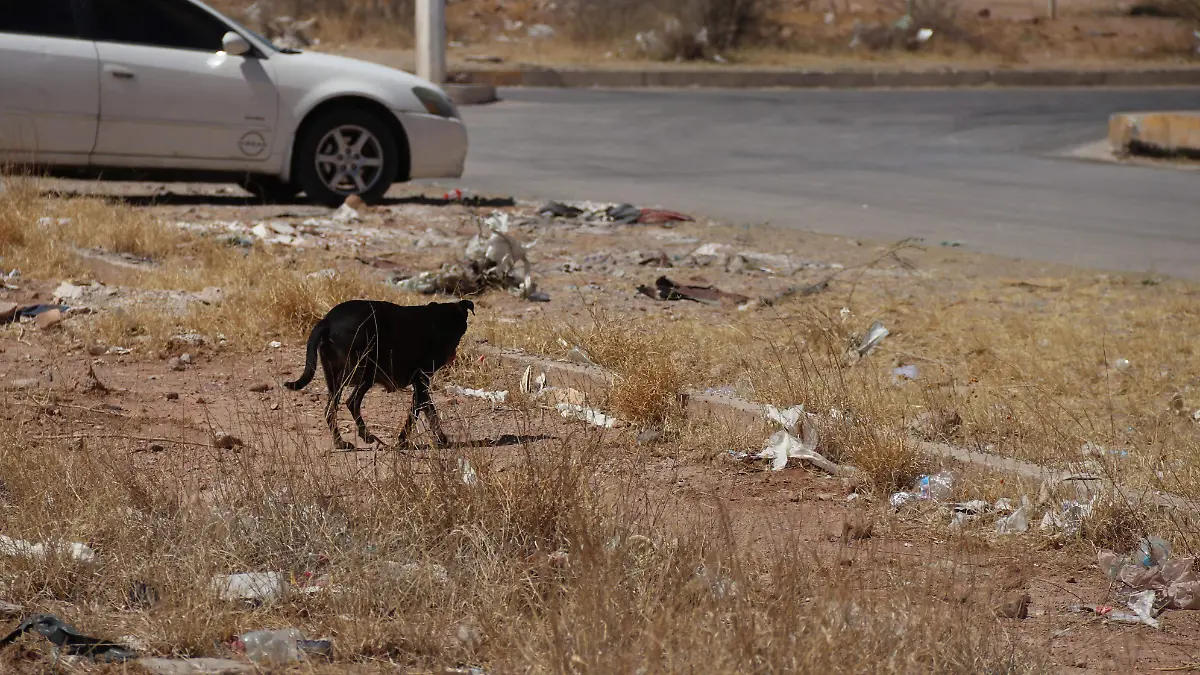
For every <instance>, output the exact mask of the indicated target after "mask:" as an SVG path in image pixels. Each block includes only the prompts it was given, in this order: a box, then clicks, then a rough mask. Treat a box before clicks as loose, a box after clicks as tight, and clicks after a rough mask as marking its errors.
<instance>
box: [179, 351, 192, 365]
mask: <svg viewBox="0 0 1200 675" xmlns="http://www.w3.org/2000/svg"><path fill="white" fill-rule="evenodd" d="M179 362H180V363H182V364H184V365H188V366H190V365H192V355H191V354H188V353H186V352H185V353H183V354H180V355H179Z"/></svg>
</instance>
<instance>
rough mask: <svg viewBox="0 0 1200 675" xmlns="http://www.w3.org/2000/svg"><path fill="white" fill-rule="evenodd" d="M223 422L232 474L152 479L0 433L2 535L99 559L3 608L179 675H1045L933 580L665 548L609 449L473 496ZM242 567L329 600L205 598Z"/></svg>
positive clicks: (175, 467) (576, 450)
mask: <svg viewBox="0 0 1200 675" xmlns="http://www.w3.org/2000/svg"><path fill="white" fill-rule="evenodd" d="M9 409H10V410H11V409H12V408H9ZM241 409H242V410H243V411H244V412H243V413H242V415H243V418H242V424H244V425H245V426H247V427H249V428H254V429H258V430H260V431H258V432H256V434H255V435H254V436H253V437H247V441H248V445H247V448H245V449H244V450H243V451H242V452H241V453H239V454H236V455H229V454H227V453H222V452H221V451H217V450H199V451H196V450H194V449H193V450H190V451H187V452H183V451H182V448H181V449H179V450H174V449H171V450H168V452H167V453H165V454H162V455H157V456H155V457H154V458H153V459H151V458H148V457H147V456H145V455H140V456H139V455H131V454H130V453H129V447H128V446H125V445H123V444H122V443H120V442H114V441H103V440H94V441H88V442H87V444H86V449H87V452H77V451H73V450H72V449H71V448H72V447H73V446H71V445H70V444H69V442H68V441H54V440H51V441H45V440H37V437H38V436H40V435H42V433H43V432H42V431H41V429H42V425H41V424H40V423H39V422H38V421H36V420H35V419H30V418H21V417H10V418H9V419H8V420H6V421H5V422H3V425H4V428H3V434H2V436H0V437H2V438H3V439H4V440H3V441H2V442H0V472H2V473H3V475H4V476H5V478H4V488H5V489H4V491H3V505H4V509H3V510H2V512H0V519H2V525H3V529H4V531H5V532H6V533H7V534H9V535H10V536H16V537H23V538H26V539H32V540H39V541H40V540H48V541H55V540H76V541H86V542H88V543H89V544H90V545H91V546H92V547H93V548H94V549H95V550H96V554H97V559H96V562H95V563H94V564H93V565H89V564H83V563H76V562H72V561H68V560H66V559H60V558H55V559H52V560H51V561H49V562H48V563H37V564H34V563H32V562H31V561H26V560H23V559H21V558H3V559H0V579H2V580H3V581H4V583H5V588H6V596H5V597H6V599H8V600H10V601H15V602H20V603H24V604H26V605H27V606H28V607H30V608H31V609H37V610H41V611H51V612H55V613H59V614H60V615H62V616H64V618H66V619H67V620H69V621H71V622H72V623H75V624H76V625H78V626H79V627H80V628H81V629H83V630H85V631H86V632H90V633H93V634H100V635H114V636H115V635H122V634H135V635H138V636H140V637H142V639H144V640H145V641H146V642H147V643H148V644H149V646H150V647H151V649H152V650H154V651H156V652H160V653H166V654H175V655H213V654H219V653H221V648H220V644H221V643H228V642H229V641H230V640H231V639H232V638H233V637H234V636H235V635H236V634H238V633H240V632H242V631H245V630H250V629H257V628H263V627H278V626H287V625H292V626H298V627H300V628H301V629H302V631H303V632H304V633H305V634H307V635H309V636H333V637H334V639H335V643H336V655H337V656H336V660H337V662H338V663H340V664H347V665H348V664H357V666H356V667H358V668H365V669H368V670H375V669H386V668H395V667H397V666H399V667H401V668H402V669H403V668H407V669H417V670H423V669H424V670H427V669H437V668H443V667H447V666H455V665H460V664H463V663H468V664H481V665H483V666H485V667H486V668H487V670H488V671H489V672H516V671H523V672H535V673H549V672H580V671H584V670H586V671H589V672H630V671H635V670H638V669H646V670H648V671H653V672H661V671H671V672H677V671H681V670H684V671H689V670H691V671H694V670H696V669H700V670H703V671H705V672H762V671H764V670H765V671H771V672H778V671H806V672H818V671H819V672H846V673H850V672H862V671H863V670H864V669H871V670H875V671H888V672H929V671H930V670H934V671H937V672H948V673H975V672H984V671H986V672H1014V673H1015V672H1040V671H1041V670H1042V666H1041V665H1040V662H1039V659H1038V657H1037V656H1036V655H1034V654H1031V653H1029V652H1028V651H1026V650H1025V648H1023V647H1020V646H1018V645H1017V644H1016V643H1014V642H1013V641H1012V640H1011V638H1009V637H1007V636H1006V634H1005V633H1004V632H1003V631H1001V630H1000V626H999V625H998V624H997V623H996V622H995V621H994V620H993V619H991V618H990V616H989V615H988V613H987V612H986V611H984V610H982V609H981V608H979V607H975V606H973V605H970V604H968V605H959V604H956V603H949V604H948V603H944V602H942V601H941V600H938V599H936V596H937V594H936V593H934V592H931V589H933V588H936V587H938V586H939V585H942V584H944V583H945V580H944V579H942V578H941V577H942V575H943V574H944V573H942V572H939V571H936V570H930V569H928V568H925V567H920V566H914V567H913V568H912V569H908V570H906V572H907V573H906V574H904V575H903V576H901V574H900V569H899V568H897V567H892V568H890V569H889V567H888V566H886V565H877V566H871V565H866V564H864V568H863V571H862V572H861V574H857V575H854V576H849V577H847V576H845V575H844V574H842V573H840V572H839V571H838V568H837V567H836V566H833V567H827V566H825V565H823V564H822V563H820V562H819V559H818V558H813V557H809V556H808V555H805V554H801V553H798V552H797V551H800V550H802V549H800V548H799V547H797V546H795V544H794V542H793V543H791V544H789V543H788V542H787V541H786V540H780V541H779V543H778V544H777V546H772V547H768V548H767V549H762V548H759V549H758V550H753V551H752V550H747V549H743V548H741V547H739V546H736V545H735V544H734V543H733V541H732V540H731V538H730V537H729V535H728V533H727V532H726V531H724V530H723V528H722V527H721V525H720V521H717V522H713V521H709V522H708V524H704V523H701V522H697V523H690V524H689V525H688V526H687V527H686V528H684V529H680V528H678V527H672V526H671V525H670V524H669V523H666V522H663V521H661V520H659V519H658V518H656V517H655V515H654V514H655V513H658V512H659V511H660V510H661V506H660V505H659V504H658V503H657V498H656V497H653V496H652V495H651V494H649V493H647V492H646V489H647V488H646V486H644V485H642V484H641V483H640V481H639V480H638V479H637V477H636V475H628V476H624V475H623V473H621V472H618V473H617V474H613V473H612V472H613V469H614V468H615V467H616V466H618V465H619V464H620V462H616V460H618V458H619V457H620V456H621V455H622V454H623V452H624V451H623V450H622V449H621V448H620V447H619V446H614V445H613V444H611V443H609V442H606V441H604V440H603V438H602V437H601V436H600V435H598V434H597V433H585V434H582V435H579V436H576V437H574V438H571V439H570V440H569V441H564V442H562V443H561V444H556V445H555V447H553V448H552V449H547V448H543V449H542V450H540V451H537V452H534V451H520V450H519V451H517V452H516V453H514V454H513V455H512V456H510V457H509V458H507V459H489V458H488V457H487V456H474V457H472V458H471V461H472V462H473V463H474V465H475V467H476V470H477V473H478V479H479V480H478V482H477V483H476V484H475V485H473V486H470V487H468V486H466V485H464V484H463V483H462V481H461V479H460V472H459V470H458V469H457V467H456V463H455V461H454V458H453V457H443V458H435V459H433V460H431V461H421V460H412V459H408V458H405V457H403V456H400V455H391V456H389V457H385V458H382V461H377V462H376V467H375V469H374V470H373V471H371V472H368V473H363V472H362V471H359V470H356V469H354V468H353V467H352V466H348V465H346V464H345V463H342V462H339V461H336V460H335V459H334V458H331V457H330V456H329V455H327V454H325V453H323V452H321V451H319V450H316V449H314V448H311V447H309V446H308V445H307V444H306V441H305V439H304V438H303V437H297V436H294V435H290V434H287V433H286V432H282V431H278V429H279V428H280V426H279V424H278V423H277V422H273V421H271V420H270V419H267V417H266V415H268V413H266V412H265V411H257V410H255V409H254V407H253V406H252V405H251V406H241ZM457 433H466V434H468V435H469V434H470V431H469V428H463V429H459V430H458V431H457ZM31 456H36V457H37V458H38V461H37V462H30V461H29V458H30V457H31ZM138 457H141V459H138ZM500 464H503V465H504V468H503V470H501V466H500ZM606 474H607V475H610V476H612V478H611V479H601V478H598V477H599V476H603V475H606ZM200 476H203V478H202V479H200V480H196V479H194V478H189V477H197V478H199V477H200ZM555 552H561V553H565V560H566V561H567V562H566V563H565V564H561V563H559V562H554V561H555V559H554V558H551V557H550V554H552V553H555ZM862 555H863V556H865V557H871V556H874V555H886V554H874V553H871V552H869V551H863V552H862ZM249 570H280V571H284V572H295V573H296V574H302V573H304V572H315V573H317V574H318V575H328V578H329V580H330V583H331V584H332V585H333V586H335V587H336V588H337V590H336V591H333V590H327V591H325V592H322V593H319V594H316V595H313V596H294V597H290V598H289V599H286V600H284V601H282V602H278V603H273V604H268V605H265V606H262V607H259V608H257V609H251V610H247V609H245V608H243V607H241V606H239V605H237V604H233V603H226V602H222V601H220V600H218V599H217V598H215V597H213V595H212V594H211V592H210V591H209V589H208V583H209V579H210V578H211V577H212V575H214V574H224V573H232V572H242V571H249ZM139 582H141V583H145V584H148V585H150V586H151V587H152V588H153V589H154V591H155V594H156V596H157V598H158V599H157V601H156V602H155V603H153V604H152V605H151V606H149V607H138V606H130V605H129V601H128V597H129V590H130V589H131V588H132V587H133V586H134V585H135V584H137V583H139ZM31 644H37V643H34V642H32V641H31ZM40 648H41V646H40V645H38V646H37V649H40ZM35 653H36V652H35ZM28 656H29V653H26V654H25V656H24V657H23V658H25V659H27V658H28ZM12 665H16V666H18V667H19V666H20V661H18V662H17V663H15V664H12ZM334 667H335V668H336V667H337V666H336V665H335V666H334ZM312 668H313V669H315V670H316V671H317V672H320V671H322V670H323V668H322V667H321V666H320V665H316V666H312Z"/></svg>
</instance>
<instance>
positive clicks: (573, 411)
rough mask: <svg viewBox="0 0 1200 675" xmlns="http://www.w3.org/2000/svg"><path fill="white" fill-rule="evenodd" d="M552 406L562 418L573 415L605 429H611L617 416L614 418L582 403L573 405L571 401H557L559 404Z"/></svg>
mask: <svg viewBox="0 0 1200 675" xmlns="http://www.w3.org/2000/svg"><path fill="white" fill-rule="evenodd" d="M554 407H555V408H556V409H557V410H558V412H559V414H561V415H562V416H563V417H564V418H572V417H573V418H575V419H577V420H582V421H584V422H587V423H588V424H594V425H596V426H598V427H604V428H605V429H611V428H613V427H615V426H617V418H615V417H613V416H611V415H605V414H604V413H602V412H600V411H599V410H596V409H595V408H589V407H587V406H582V405H575V404H573V403H559V404H557V405H555V406H554Z"/></svg>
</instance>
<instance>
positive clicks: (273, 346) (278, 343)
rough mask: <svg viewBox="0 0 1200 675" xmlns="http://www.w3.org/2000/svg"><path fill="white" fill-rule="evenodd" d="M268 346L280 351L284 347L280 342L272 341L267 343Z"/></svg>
mask: <svg viewBox="0 0 1200 675" xmlns="http://www.w3.org/2000/svg"><path fill="white" fill-rule="evenodd" d="M267 346H268V347H270V348H271V349H279V348H280V347H282V346H283V343H282V342H280V341H278V340H271V341H270V342H268V343H267Z"/></svg>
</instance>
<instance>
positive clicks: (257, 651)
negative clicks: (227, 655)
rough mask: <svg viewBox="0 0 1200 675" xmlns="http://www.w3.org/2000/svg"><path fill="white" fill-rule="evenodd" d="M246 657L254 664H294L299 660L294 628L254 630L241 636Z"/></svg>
mask: <svg viewBox="0 0 1200 675" xmlns="http://www.w3.org/2000/svg"><path fill="white" fill-rule="evenodd" d="M240 639H241V642H242V647H243V648H244V649H245V650H246V656H247V657H248V658H249V659H250V660H251V661H254V662H256V663H294V662H296V661H299V660H300V645H299V642H300V640H302V639H304V636H303V635H302V634H301V633H300V631H299V630H297V629H295V628H284V629H283V630H254V631H250V632H249V633H245V634H244V635H242V636H241V638H240Z"/></svg>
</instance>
